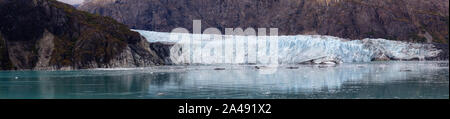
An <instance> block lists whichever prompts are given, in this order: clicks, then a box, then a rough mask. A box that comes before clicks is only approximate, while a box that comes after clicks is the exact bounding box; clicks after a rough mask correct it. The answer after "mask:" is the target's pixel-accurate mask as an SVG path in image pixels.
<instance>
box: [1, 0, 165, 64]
mask: <svg viewBox="0 0 450 119" xmlns="http://www.w3.org/2000/svg"><path fill="white" fill-rule="evenodd" d="M0 19H1V21H0V61H1V63H0V69H1V70H10V69H37V70H41V69H42V70H59V69H85V68H111V67H137V66H151V65H158V64H162V63H163V61H162V60H161V59H160V58H159V57H158V56H157V55H156V53H155V52H153V51H152V50H150V48H149V44H148V43H147V42H146V40H145V38H143V37H141V36H140V35H139V34H138V33H136V32H133V31H130V30H129V29H128V27H127V26H126V25H123V24H121V23H118V22H116V21H115V20H114V19H112V18H108V17H102V16H98V15H93V14H90V13H87V12H83V11H78V10H76V9H75V8H74V7H73V6H71V5H67V4H64V3H60V2H57V1H56V0H0Z"/></svg>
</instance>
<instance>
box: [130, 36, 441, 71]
mask: <svg viewBox="0 0 450 119" xmlns="http://www.w3.org/2000/svg"><path fill="white" fill-rule="evenodd" d="M133 31H136V32H139V33H140V34H141V35H142V36H144V37H145V38H146V39H147V40H148V41H149V42H173V43H176V45H175V46H174V48H172V49H175V51H174V50H171V52H176V51H181V49H183V47H184V46H185V45H183V44H182V43H179V42H178V40H171V39H170V35H171V33H163V32H154V31H144V30H133ZM185 35H186V34H185ZM187 35H188V36H189V37H190V38H192V37H193V36H194V35H199V34H187ZM200 36H201V35H200ZM221 37H223V38H224V39H225V35H221ZM233 37H234V39H233V41H236V40H235V39H244V40H245V45H247V44H248V42H247V39H248V38H249V36H233ZM208 38H210V36H208ZM211 38H212V37H211ZM211 42H217V43H211ZM221 43H223V41H218V40H211V39H209V40H202V42H201V44H193V45H192V46H195V45H198V46H199V47H205V44H208V45H217V47H220V46H221ZM233 43H234V44H233V46H236V42H233ZM269 45H273V44H269ZM277 45H278V52H277V55H278V62H279V63H280V64H291V63H301V62H305V61H309V60H314V59H320V58H336V59H339V60H341V61H342V62H370V61H372V59H373V58H377V57H380V56H387V57H389V58H394V59H400V60H401V59H404V60H408V59H413V58H414V59H420V60H424V59H425V58H426V57H435V56H437V55H438V54H439V52H440V50H438V49H436V48H434V46H433V45H430V44H419V43H410V42H401V41H392V40H386V39H363V40H348V39H343V38H338V37H332V36H321V35H296V36H279V37H278V40H277ZM192 46H191V47H192ZM209 47H211V46H209ZM213 47H216V46H213ZM244 50H245V55H243V56H245V57H246V58H243V59H244V60H245V62H248V61H247V60H248V59H247V56H252V54H248V48H245V49H244ZM193 52H199V50H195V49H194V51H193ZM173 55H176V56H173ZM233 56H234V57H233V59H226V58H227V57H222V58H224V60H235V59H239V58H242V57H239V56H238V55H237V53H236V50H234V51H233ZM171 57H177V58H178V59H185V60H205V57H193V56H192V55H182V54H180V53H171ZM186 62H188V61H185V62H183V61H182V63H186Z"/></svg>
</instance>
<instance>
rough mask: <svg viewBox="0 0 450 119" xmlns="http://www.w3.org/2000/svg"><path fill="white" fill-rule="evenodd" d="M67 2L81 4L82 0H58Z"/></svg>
mask: <svg viewBox="0 0 450 119" xmlns="http://www.w3.org/2000/svg"><path fill="white" fill-rule="evenodd" d="M58 1H61V2H65V3H69V4H81V3H82V2H83V1H84V0H58Z"/></svg>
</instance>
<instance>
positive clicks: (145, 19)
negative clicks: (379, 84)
mask: <svg viewBox="0 0 450 119" xmlns="http://www.w3.org/2000/svg"><path fill="white" fill-rule="evenodd" d="M79 9H81V10H85V11H88V12H91V13H97V14H100V15H105V16H111V17H113V18H114V19H116V20H118V21H119V22H122V23H124V24H126V25H128V26H130V27H131V28H135V29H144V30H154V31H164V32H167V31H171V30H172V29H173V28H176V27H184V28H192V20H194V19H199V20H202V27H203V28H207V27H218V28H220V29H223V28H236V27H243V28H246V27H254V28H260V27H263V28H268V27H275V28H280V34H283V35H296V34H320V35H332V36H338V37H343V38H350V39H361V38H385V39H393V40H402V41H413V42H436V43H444V44H448V31H449V30H448V29H449V28H448V25H449V12H448V9H449V0H88V1H87V2H85V3H84V4H83V5H81V6H80V7H79Z"/></svg>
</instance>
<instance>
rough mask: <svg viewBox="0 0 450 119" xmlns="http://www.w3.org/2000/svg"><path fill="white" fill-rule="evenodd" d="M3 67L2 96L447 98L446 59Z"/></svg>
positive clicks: (73, 97)
mask: <svg viewBox="0 0 450 119" xmlns="http://www.w3.org/2000/svg"><path fill="white" fill-rule="evenodd" d="M264 68H265V67H263V66H258V68H257V66H255V65H228V66H225V65H202V66H194V65H190V66H158V67H148V68H117V69H92V70H74V71H0V99H448V98H449V62H448V61H439V62H438V61H408V62H403V61H389V62H369V63H344V64H339V65H289V66H283V65H282V66H279V67H276V68H274V67H272V68H271V69H276V72H274V73H273V74H261V73H260V70H262V69H264ZM267 68H270V67H267Z"/></svg>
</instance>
